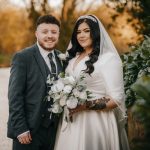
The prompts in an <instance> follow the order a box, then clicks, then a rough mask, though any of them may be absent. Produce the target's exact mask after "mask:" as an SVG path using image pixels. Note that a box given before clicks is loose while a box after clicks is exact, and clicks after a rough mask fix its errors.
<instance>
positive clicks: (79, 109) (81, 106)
mask: <svg viewBox="0 0 150 150" xmlns="http://www.w3.org/2000/svg"><path fill="white" fill-rule="evenodd" d="M83 110H87V107H86V104H83V105H77V107H76V108H74V109H69V116H72V115H73V114H75V113H78V112H80V111H83Z"/></svg>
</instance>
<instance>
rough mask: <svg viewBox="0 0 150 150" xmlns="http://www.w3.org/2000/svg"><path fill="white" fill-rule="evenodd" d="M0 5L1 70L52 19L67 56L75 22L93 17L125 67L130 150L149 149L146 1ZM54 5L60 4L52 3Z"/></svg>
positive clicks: (4, 1)
mask: <svg viewBox="0 0 150 150" xmlns="http://www.w3.org/2000/svg"><path fill="white" fill-rule="evenodd" d="M12 1H13V0H0V22H1V23H0V33H1V34H0V67H6V66H10V60H11V58H12V55H13V54H14V53H15V52H16V51H19V50H21V49H22V48H24V47H27V46H30V45H31V44H33V43H35V42H36V39H35V36H34V32H35V23H36V20H37V18H38V17H39V16H40V15H44V14H53V15H54V16H56V17H57V18H58V19H59V20H60V21H61V31H60V32H61V34H60V40H59V43H58V46H57V48H58V49H60V50H61V51H62V52H65V51H66V49H67V46H68V44H69V40H70V36H71V33H72V30H73V27H74V24H75V21H76V19H77V18H78V17H79V16H80V15H84V14H94V15H96V16H97V17H98V18H99V19H100V20H101V21H102V23H103V24H104V26H105V28H106V30H107V31H108V33H109V35H110V37H111V39H112V40H113V42H114V44H115V46H116V48H117V50H118V52H119V53H120V55H121V57H122V60H123V65H124V81H125V93H126V105H127V106H128V128H127V130H128V138H129V142H130V146H131V150H148V149H150V143H149V141H150V139H149V138H148V137H149V134H150V121H149V120H150V77H149V76H150V37H149V35H150V11H149V10H150V0H59V1H60V5H59V6H58V7H57V8H56V7H55V8H54V7H53V6H52V5H51V3H50V2H52V1H54V0H20V2H22V3H23V4H24V5H23V6H20V5H16V4H14V2H12ZM55 1H58V0H55Z"/></svg>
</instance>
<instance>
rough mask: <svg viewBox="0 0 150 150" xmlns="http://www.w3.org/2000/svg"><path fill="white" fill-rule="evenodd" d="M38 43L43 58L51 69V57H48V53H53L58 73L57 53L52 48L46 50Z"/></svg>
mask: <svg viewBox="0 0 150 150" xmlns="http://www.w3.org/2000/svg"><path fill="white" fill-rule="evenodd" d="M37 45H38V48H39V51H40V54H41V55H42V57H43V59H44V60H45V62H46V64H47V66H48V68H49V69H50V70H51V65H50V61H49V58H48V54H49V53H52V54H53V61H54V63H55V66H56V73H57V63H56V58H55V54H54V50H51V51H50V52H49V51H47V50H44V49H43V48H42V47H41V46H40V45H39V43H38V42H37Z"/></svg>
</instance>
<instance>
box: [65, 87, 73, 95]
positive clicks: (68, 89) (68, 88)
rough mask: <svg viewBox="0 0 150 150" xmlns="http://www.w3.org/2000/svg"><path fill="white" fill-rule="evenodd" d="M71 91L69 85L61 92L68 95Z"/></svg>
mask: <svg viewBox="0 0 150 150" xmlns="http://www.w3.org/2000/svg"><path fill="white" fill-rule="evenodd" d="M71 90H72V86H71V85H66V86H65V87H64V89H63V92H64V93H65V94H69V93H70V92H71Z"/></svg>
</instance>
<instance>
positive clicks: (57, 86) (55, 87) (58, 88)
mask: <svg viewBox="0 0 150 150" xmlns="http://www.w3.org/2000/svg"><path fill="white" fill-rule="evenodd" d="M63 88H64V84H63V82H62V81H60V80H59V82H57V83H56V84H54V85H53V86H52V87H51V91H52V92H53V93H57V92H60V91H62V90H63Z"/></svg>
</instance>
